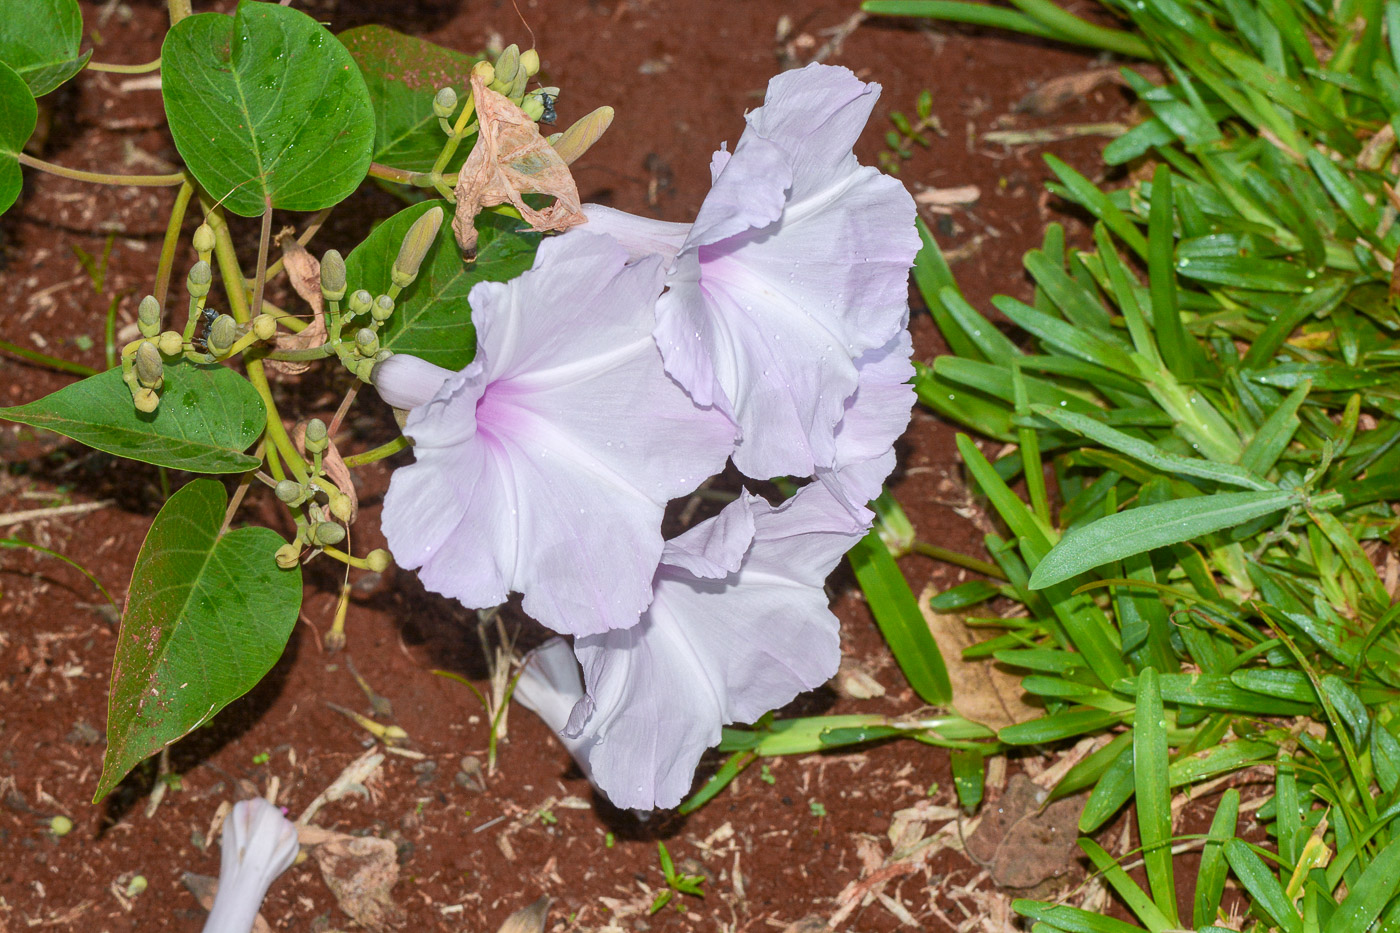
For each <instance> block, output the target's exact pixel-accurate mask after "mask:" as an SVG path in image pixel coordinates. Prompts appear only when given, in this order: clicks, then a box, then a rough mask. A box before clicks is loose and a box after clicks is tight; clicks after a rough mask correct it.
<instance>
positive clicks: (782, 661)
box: [546, 483, 865, 810]
mask: <svg viewBox="0 0 1400 933" xmlns="http://www.w3.org/2000/svg"><path fill="white" fill-rule="evenodd" d="M864 531H865V529H864V527H863V526H861V525H859V524H858V523H856V522H855V521H854V519H853V518H852V517H851V515H850V513H849V512H848V511H847V510H846V509H845V508H844V507H843V506H842V505H841V504H840V503H839V502H837V501H836V500H835V499H833V498H832V496H831V494H830V493H829V492H828V490H827V489H826V488H825V487H824V486H823V485H822V484H820V483H814V484H812V485H809V486H807V487H806V488H804V489H803V490H801V491H800V492H799V493H798V494H797V495H796V496H795V497H793V498H792V499H790V500H788V501H787V502H785V503H784V504H783V505H781V506H779V507H778V508H776V509H775V508H773V507H772V506H770V505H769V504H768V503H767V502H765V501H764V500H763V499H761V498H758V497H755V496H751V495H749V494H748V493H744V494H743V495H742V496H741V497H740V498H739V499H738V500H736V501H735V502H733V503H731V504H730V505H728V506H727V507H725V509H724V511H723V512H721V513H720V514H719V515H717V516H715V517H714V518H712V519H710V520H708V521H706V522H703V523H701V524H699V525H697V526H695V527H694V528H692V529H691V530H689V531H687V532H686V533H685V534H683V535H681V536H679V537H677V538H675V539H673V540H671V541H668V542H667V544H666V550H665V553H664V554H663V555H662V558H661V565H660V566H659V567H658V568H657V571H656V576H655V581H654V586H655V590H656V598H655V600H654V601H653V602H652V604H651V606H650V608H648V609H647V611H646V612H645V613H644V614H643V615H642V619H641V621H640V622H639V623H638V624H637V625H636V626H634V627H632V628H630V629H626V630H620V631H611V632H606V633H604V634H601V635H590V636H587V637H581V638H577V639H575V640H574V652H575V654H576V655H577V656H578V659H579V662H580V663H581V665H582V667H583V680H584V684H585V686H586V693H585V695H584V697H583V698H582V699H581V700H580V701H579V702H578V704H577V705H576V706H575V707H574V710H573V713H572V715H571V716H570V718H569V723H568V725H567V726H566V727H565V728H564V729H563V730H562V732H561V737H562V738H563V740H564V742H565V744H566V745H568V746H569V749H570V751H571V752H573V754H574V757H575V758H577V759H578V760H579V762H580V764H581V765H582V766H583V767H584V769H585V771H587V772H589V773H590V776H591V778H592V780H593V781H594V783H595V784H596V785H597V786H598V787H599V788H600V789H601V790H602V791H603V792H604V793H606V794H607V795H608V797H609V798H610V799H611V800H612V802H613V803H614V804H616V805H617V806H619V807H632V808H637V809H644V810H649V809H652V808H654V807H673V806H675V805H676V804H678V803H680V801H681V799H682V798H683V797H684V796H685V793H686V792H687V791H688V790H689V789H690V784H691V779H692V777H693V775H694V773H695V766H696V764H697V763H698V762H699V761H700V756H701V755H702V754H703V753H704V751H705V749H707V748H709V747H710V746H712V745H714V744H716V743H717V742H718V741H719V739H720V727H721V726H722V725H723V724H725V723H731V722H753V721H754V720H756V719H757V718H758V717H760V716H762V715H763V714H764V713H766V712H768V711H769V710H772V709H775V708H777V707H779V706H782V705H783V704H785V703H787V702H788V701H790V700H791V699H792V698H793V697H795V696H797V694H799V693H801V692H803V691H804V690H810V689H812V688H814V687H817V686H820V685H821V684H823V683H825V682H826V680H827V679H828V678H830V677H831V676H832V675H833V674H835V673H836V668H837V666H838V665H839V663H840V660H841V648H840V636H839V634H838V622H837V620H836V617H835V616H834V615H832V613H831V610H830V608H829V607H828V604H827V598H826V593H825V591H824V590H823V583H824V581H825V580H826V576H827V574H829V573H830V572H831V570H832V568H833V567H835V566H836V562H837V561H838V560H840V559H841V555H842V554H844V553H845V552H846V550H847V549H848V548H849V547H850V546H851V545H852V544H854V543H855V542H856V540H857V539H859V538H860V536H861V535H862V534H863V533H864ZM555 718H556V719H557V716H556V717H555ZM546 721H547V722H549V721H550V717H546ZM551 725H553V723H551ZM556 728H557V727H556Z"/></svg>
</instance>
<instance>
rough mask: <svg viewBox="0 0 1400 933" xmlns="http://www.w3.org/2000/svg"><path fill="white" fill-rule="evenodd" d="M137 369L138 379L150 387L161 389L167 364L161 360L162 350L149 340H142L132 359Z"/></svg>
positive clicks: (132, 363) (133, 365)
mask: <svg viewBox="0 0 1400 933" xmlns="http://www.w3.org/2000/svg"><path fill="white" fill-rule="evenodd" d="M131 365H132V367H133V368H134V369H135V370H136V381H137V382H139V383H141V385H143V386H145V387H146V388H148V389H159V388H160V386H161V383H163V382H165V364H164V363H163V362H162V361H161V358H160V350H158V349H156V345H155V344H153V343H151V342H150V341H149V340H143V341H141V343H140V345H139V346H137V348H136V354H135V356H134V357H133V358H132V361H131Z"/></svg>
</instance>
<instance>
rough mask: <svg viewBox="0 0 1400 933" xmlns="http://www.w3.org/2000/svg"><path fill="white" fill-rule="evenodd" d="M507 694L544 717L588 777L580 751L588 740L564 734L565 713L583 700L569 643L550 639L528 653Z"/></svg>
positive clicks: (541, 717) (578, 672) (586, 759)
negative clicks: (509, 692) (510, 690)
mask: <svg viewBox="0 0 1400 933" xmlns="http://www.w3.org/2000/svg"><path fill="white" fill-rule="evenodd" d="M511 696H513V697H514V698H515V699H516V700H518V701H519V702H520V705H521V706H524V707H525V708H526V709H528V710H530V711H531V712H533V713H534V714H535V715H537V716H539V717H540V719H542V720H544V724H545V725H546V726H548V727H549V728H550V729H551V730H552V731H553V732H554V733H555V734H556V735H558V736H559V741H560V742H562V743H564V747H565V748H567V749H568V750H569V754H571V755H573V756H574V759H575V760H576V761H577V762H578V764H579V767H580V768H581V769H582V770H583V773H584V776H585V777H588V778H589V779H590V780H591V779H592V775H591V774H590V773H589V768H588V757H587V756H586V755H584V754H583V748H584V746H586V745H588V744H589V742H588V740H586V739H580V738H577V737H573V738H571V737H569V736H567V735H564V727H565V726H567V725H568V723H569V715H570V714H571V713H572V712H573V709H574V706H575V705H576V704H577V703H578V702H579V701H580V700H582V699H583V671H582V670H581V669H580V668H579V665H578V659H577V658H575V657H574V649H573V648H571V647H570V646H569V643H568V642H567V641H565V640H564V639H562V638H551V639H549V640H548V641H546V642H545V643H544V644H542V645H540V646H539V647H538V648H536V649H535V650H534V651H532V652H530V655H529V657H527V658H526V659H525V666H524V668H523V669H522V670H521V671H520V677H519V679H517V680H516V682H515V692H514V693H513V694H511Z"/></svg>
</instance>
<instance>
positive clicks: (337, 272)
mask: <svg viewBox="0 0 1400 933" xmlns="http://www.w3.org/2000/svg"><path fill="white" fill-rule="evenodd" d="M321 297H322V298H324V299H326V300H327V301H339V300H340V299H342V298H344V297H345V260H344V259H343V258H341V255H340V253H339V252H337V251H336V250H333V249H328V250H326V255H324V256H322V257H321Z"/></svg>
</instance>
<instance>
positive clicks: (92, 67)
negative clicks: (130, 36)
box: [84, 58, 160, 75]
mask: <svg viewBox="0 0 1400 933" xmlns="http://www.w3.org/2000/svg"><path fill="white" fill-rule="evenodd" d="M84 67H85V68H87V70H88V71H106V72H110V73H111V74H119V75H143V74H146V73H147V72H151V71H159V70H160V59H159V58H157V59H156V60H155V61H153V62H143V63H141V64H139V65H109V64H107V63H106V62H91V61H90V62H88V63H87V65H85V66H84Z"/></svg>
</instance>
